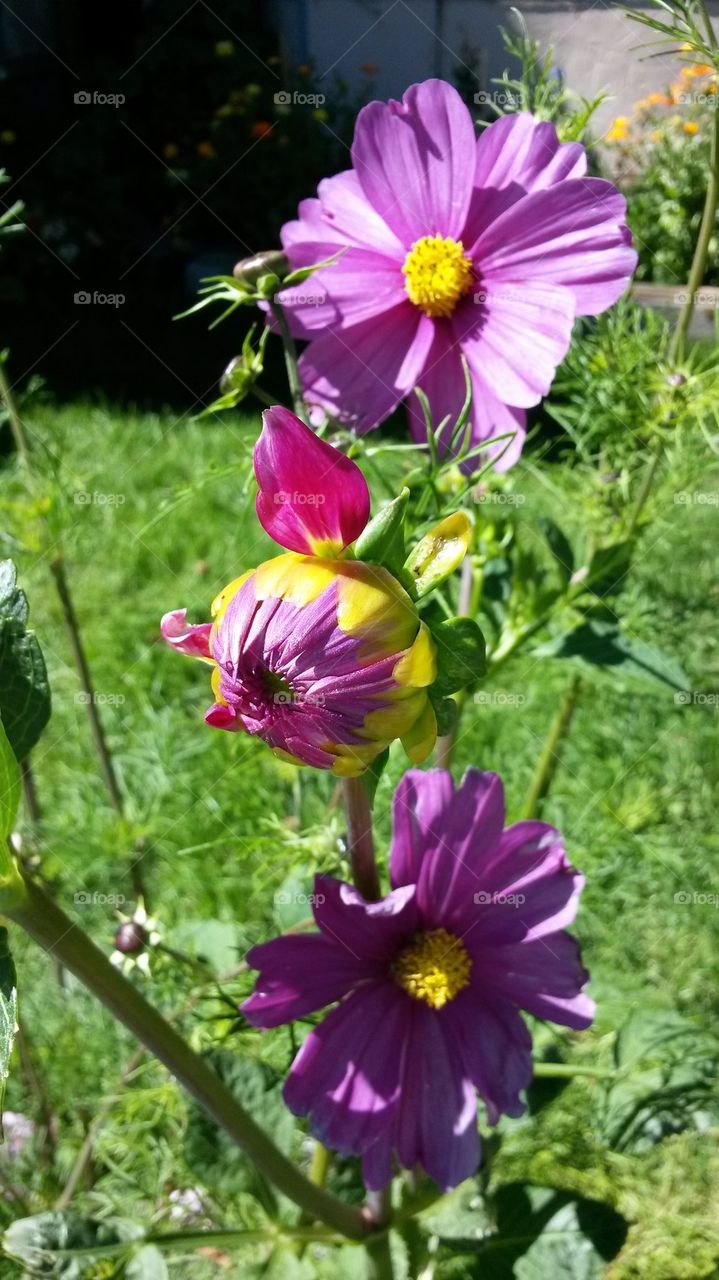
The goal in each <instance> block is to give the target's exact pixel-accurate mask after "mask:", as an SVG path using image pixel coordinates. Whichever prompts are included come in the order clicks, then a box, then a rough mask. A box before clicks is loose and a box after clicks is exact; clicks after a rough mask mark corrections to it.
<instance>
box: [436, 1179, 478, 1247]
mask: <svg viewBox="0 0 719 1280" xmlns="http://www.w3.org/2000/svg"><path fill="white" fill-rule="evenodd" d="M419 1220H420V1222H421V1223H422V1226H423V1227H425V1228H426V1229H427V1230H428V1231H431V1233H432V1235H435V1236H439V1238H440V1240H465V1241H466V1240H477V1241H479V1240H482V1239H483V1238H484V1237H485V1236H486V1235H487V1233H488V1232H489V1231H491V1229H492V1225H493V1223H492V1216H491V1214H490V1212H489V1211H488V1208H487V1204H486V1202H485V1199H484V1196H483V1195H482V1192H481V1189H480V1187H479V1185H478V1184H477V1182H476V1181H471V1180H470V1181H467V1182H463V1183H462V1185H461V1186H460V1187H458V1188H457V1190H456V1191H453V1192H451V1193H450V1194H449V1195H445V1196H442V1198H441V1200H438V1201H437V1203H436V1204H433V1205H432V1206H431V1208H430V1209H425V1211H424V1212H423V1213H422V1214H420V1217H419Z"/></svg>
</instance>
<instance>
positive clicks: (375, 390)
mask: <svg viewBox="0 0 719 1280" xmlns="http://www.w3.org/2000/svg"><path fill="white" fill-rule="evenodd" d="M433 333H434V324H433V322H432V321H431V320H430V319H429V317H428V316H426V315H424V313H423V312H421V311H419V309H418V308H417V307H413V306H412V303H411V302H409V301H407V302H404V303H402V304H401V305H400V306H398V307H394V308H393V309H392V310H391V311H387V312H385V313H384V314H383V315H382V316H379V317H377V318H375V319H372V320H363V321H361V322H360V323H359V324H356V325H353V326H352V327H351V328H349V329H343V330H342V331H341V332H340V331H334V332H328V333H324V334H322V336H321V337H318V338H315V339H314V340H313V341H312V342H311V343H310V345H309V347H308V348H307V349H306V351H304V352H303V354H302V356H301V357H300V362H299V368H300V376H301V378H302V385H303V388H304V391H305V395H306V398H307V400H308V401H309V402H311V403H314V404H320V405H322V406H323V407H324V408H325V409H327V411H328V412H329V413H332V414H336V415H337V416H338V417H339V418H341V420H342V421H343V422H346V423H348V424H349V425H351V426H353V427H354V428H355V430H357V431H360V432H363V431H369V430H371V428H372V427H376V426H377V424H378V423H379V422H382V421H383V419H384V418H387V417H389V415H390V413H391V412H392V410H393V409H394V408H396V406H397V405H398V404H399V401H400V400H401V399H402V397H403V396H405V395H406V394H407V392H408V391H409V390H410V389H411V388H412V387H414V386H416V384H417V382H418V380H419V378H420V375H421V372H422V368H423V366H424V362H425V360H426V358H427V354H428V352H429V349H430V347H431V344H432V337H433Z"/></svg>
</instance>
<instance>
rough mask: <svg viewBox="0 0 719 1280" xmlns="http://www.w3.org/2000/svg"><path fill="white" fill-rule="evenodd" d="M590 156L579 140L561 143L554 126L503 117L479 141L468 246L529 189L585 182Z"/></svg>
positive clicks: (520, 116)
mask: <svg viewBox="0 0 719 1280" xmlns="http://www.w3.org/2000/svg"><path fill="white" fill-rule="evenodd" d="M586 168H587V156H586V152H585V150H584V147H583V146H582V145H581V143H579V142H560V141H559V138H558V137H557V131H556V129H555V128H554V125H552V124H549V123H548V122H547V121H541V120H537V119H535V117H534V116H532V115H530V114H529V112H527V111H518V112H516V113H515V114H512V115H508V116H502V117H501V118H500V119H499V120H495V121H494V123H493V124H490V125H489V126H488V128H486V129H484V130H483V131H482V132H481V133H480V135H479V138H478V139H477V168H476V172H475V178H474V192H473V195H472V203H471V206H470V211H469V216H468V218H467V226H466V228H465V237H466V239H465V244H467V245H470V244H473V243H474V241H475V240H476V239H477V237H478V236H479V235H480V233H481V232H482V231H483V230H484V228H485V227H488V226H489V225H490V223H492V222H493V221H494V219H495V218H497V217H499V214H500V213H502V212H503V211H504V210H505V209H509V208H510V207H511V206H512V205H513V204H516V202H517V200H521V198H522V196H524V195H526V194H527V193H528V192H530V191H541V190H543V189H544V188H545V187H552V186H554V185H555V184H556V183H557V182H563V181H564V180H565V179H567V178H581V177H582V176H583V175H584V173H585V172H586Z"/></svg>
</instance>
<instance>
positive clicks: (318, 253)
mask: <svg viewBox="0 0 719 1280" xmlns="http://www.w3.org/2000/svg"><path fill="white" fill-rule="evenodd" d="M328 250H329V246H326V245H325V246H320V245H315V244H308V243H305V244H302V245H295V246H294V247H293V249H292V251H291V254H290V258H291V262H292V266H293V268H296V267H304V266H310V265H311V264H312V263H313V262H321V261H322V260H323V259H324V258H326V257H327V256H328ZM406 300H407V295H406V292H405V287H404V276H403V275H402V271H401V267H400V266H399V264H398V263H396V262H393V261H392V260H391V258H387V257H385V256H383V255H382V254H380V253H376V252H374V251H372V250H369V249H355V248H351V249H346V250H344V251H343V253H342V256H341V257H340V258H339V259H338V260H337V262H335V263H334V264H333V265H332V266H331V267H324V268H323V269H322V270H321V271H315V272H314V274H313V275H311V276H310V278H309V279H308V280H305V281H304V282H303V283H302V284H298V285H293V287H292V288H290V289H283V290H282V291H281V292H280V293H279V294H278V301H279V302H280V303H281V304H282V306H283V307H284V308H285V310H286V311H287V313H288V317H289V319H290V322H291V327H292V332H293V334H294V335H295V337H297V338H305V337H312V335H313V333H314V332H315V331H316V330H318V329H319V330H324V329H327V328H330V327H332V328H338V327H339V328H346V327H347V326H348V325H352V324H357V323H358V322H359V321H361V320H367V319H369V318H371V317H374V316H380V315H381V314H382V313H383V312H385V311H389V310H390V309H391V308H393V307H396V306H398V305H399V304H401V303H403V302H406Z"/></svg>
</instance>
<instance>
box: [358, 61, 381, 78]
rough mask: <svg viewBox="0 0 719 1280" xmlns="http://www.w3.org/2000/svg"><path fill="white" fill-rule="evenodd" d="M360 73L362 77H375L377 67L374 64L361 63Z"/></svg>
mask: <svg viewBox="0 0 719 1280" xmlns="http://www.w3.org/2000/svg"><path fill="white" fill-rule="evenodd" d="M360 71H361V72H362V75H363V76H376V75H377V71H378V67H377V63H376V62H363V63H361V64H360Z"/></svg>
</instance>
